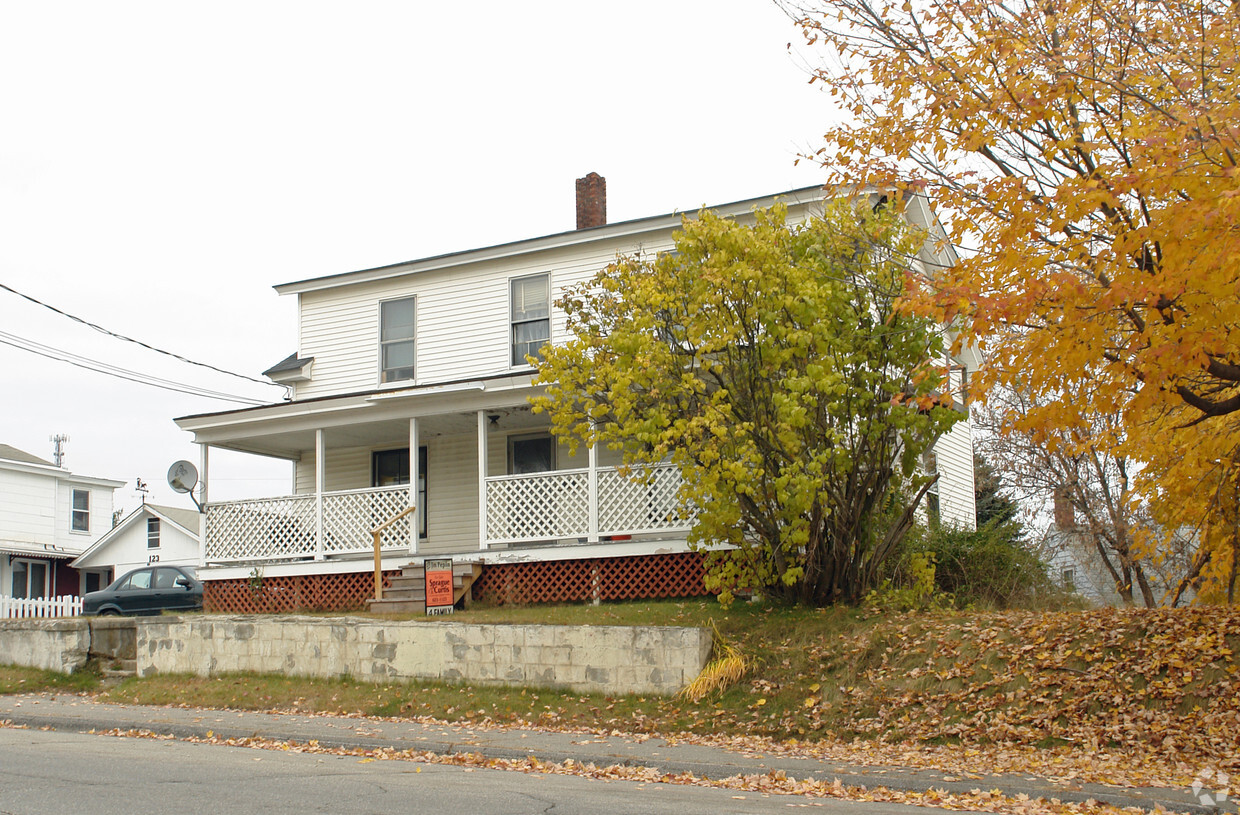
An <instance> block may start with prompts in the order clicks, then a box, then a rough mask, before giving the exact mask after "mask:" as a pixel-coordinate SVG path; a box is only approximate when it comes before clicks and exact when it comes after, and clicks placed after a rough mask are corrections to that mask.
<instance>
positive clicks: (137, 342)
mask: <svg viewBox="0 0 1240 815" xmlns="http://www.w3.org/2000/svg"><path fill="white" fill-rule="evenodd" d="M0 289H4V290H5V291H7V292H11V293H13V294H16V295H17V296H18V297H21V298H23V299H25V300H29V301H30V302H31V303H34V304H35V305H38V306H42V307H43V308H45V309H48V310H49V311H54V312H56V313H57V314H59V315H61V316H62V317H68V318H69V319H70V320H73V321H74V322H75V323H81V324H82V325H84V326H86V327H88V328H93V329H94V330H95V331H98V332H99V333H101V334H106V335H108V336H109V337H115V338H116V339H118V340H124V341H125V342H132V343H133V344H134V345H140V346H141V347H143V348H146V349H148V350H150V351H154V352H155V353H157V354H163V355H164V356H169V357H172V358H173V359H176V360H180V361H181V362H185V363H188V364H190V365H197V366H198V367H200V368H207V369H209V370H212V371H215V372H216V373H221V374H226V375H228V376H235V377H237V378H238V379H244V380H246V381H248V382H256V383H258V384H259V385H268V386H274V387H277V388H279V387H283V386H282V385H277V384H276V383H275V382H269V381H267V380H265V379H255V378H254V377H252V376H246V375H245V374H239V373H234V372H233V371H226V370H224V369H223V368H217V367H215V366H214V365H209V364H207V363H205V362H196V361H194V360H192V359H187V358H186V357H183V356H181V355H180V354H174V353H173V352H171V351H165V350H164V349H162V348H156V347H155V346H154V345H148V344H147V343H145V342H142V341H141V340H135V339H134V338H133V337H127V336H125V335H124V334H117V333H116V332H115V331H109V330H108V329H106V328H104V327H103V326H101V325H97V324H95V323H92V322H90V321H89V320H84V319H82V318H81V317H77V316H75V315H73V314H70V313H69V312H67V311H62V310H61V309H58V308H56V307H55V306H53V305H49V304H48V303H44V302H43V301H42V300H39V299H37V298H35V297H31V296H30V295H29V294H23V293H22V292H19V291H18V290H17V289H15V288H13V287H12V286H6V285H5V284H4V283H0ZM101 364H102V363H101Z"/></svg>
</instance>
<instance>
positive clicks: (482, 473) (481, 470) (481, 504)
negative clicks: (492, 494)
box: [478, 410, 487, 551]
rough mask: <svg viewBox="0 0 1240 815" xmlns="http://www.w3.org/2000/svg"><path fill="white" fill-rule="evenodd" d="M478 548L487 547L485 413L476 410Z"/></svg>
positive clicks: (483, 548)
mask: <svg viewBox="0 0 1240 815" xmlns="http://www.w3.org/2000/svg"><path fill="white" fill-rule="evenodd" d="M478 548H479V549H482V550H484V551H485V550H486V548H487V414H486V411H484V410H480V411H478Z"/></svg>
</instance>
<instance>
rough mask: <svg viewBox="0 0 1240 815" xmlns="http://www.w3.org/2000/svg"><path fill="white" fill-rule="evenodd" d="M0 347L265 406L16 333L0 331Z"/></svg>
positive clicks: (140, 381) (159, 385) (144, 382)
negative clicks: (80, 353)
mask: <svg viewBox="0 0 1240 815" xmlns="http://www.w3.org/2000/svg"><path fill="white" fill-rule="evenodd" d="M0 345H8V346H11V347H13V348H18V349H20V350H22V351H29V352H30V353H32V354H38V355H39V356H41V357H47V358H48V359H54V360H56V361H58V362H67V363H69V364H70V365H74V366H76V367H78V368H85V369H86V370H88V371H95V372H96V373H101V374H105V375H107V376H114V377H116V378H118V379H124V380H128V381H129V382H136V383H138V384H140V385H150V386H151V387H155V388H162V389H164V390H169V391H175V392H177V393H186V394H189V395H191V396H203V397H208V398H211V399H221V400H223V401H226V402H236V403H238V404H244V405H264V404H267V403H266V402H262V401H259V400H257V399H250V398H248V397H245V396H236V395H234V394H229V393H224V392H222V391H213V390H209V389H207V388H199V387H197V386H195V385H187V384H185V383H183V382H175V381H173V380H170V379H162V378H160V377H156V376H151V375H149V374H144V373H140V372H138V371H131V370H128V369H126V368H120V367H117V366H115V365H109V364H108V363H106V362H100V361H98V360H94V359H90V358H89V357H83V356H79V355H77V354H73V353H70V352H68V351H63V350H61V349H59V348H53V347H51V346H50V345H43V344H42V343H37V342H34V341H33V340H27V339H24V338H22V337H18V336H15V335H13V334H9V333H6V332H4V331H0Z"/></svg>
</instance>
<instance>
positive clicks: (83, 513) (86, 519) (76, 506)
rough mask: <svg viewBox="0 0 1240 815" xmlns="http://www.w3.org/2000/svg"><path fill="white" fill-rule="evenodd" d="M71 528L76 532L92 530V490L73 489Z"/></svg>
mask: <svg viewBox="0 0 1240 815" xmlns="http://www.w3.org/2000/svg"><path fill="white" fill-rule="evenodd" d="M69 528H70V529H71V530H73V531H74V532H89V531H90V490H74V491H73V515H72V516H71V517H70V519H69Z"/></svg>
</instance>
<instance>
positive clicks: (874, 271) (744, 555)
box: [532, 199, 963, 605]
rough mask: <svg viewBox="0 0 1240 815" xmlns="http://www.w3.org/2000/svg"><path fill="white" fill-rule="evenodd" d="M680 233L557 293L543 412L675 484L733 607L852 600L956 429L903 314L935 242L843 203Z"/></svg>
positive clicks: (710, 583) (710, 220) (929, 359)
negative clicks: (925, 467)
mask: <svg viewBox="0 0 1240 815" xmlns="http://www.w3.org/2000/svg"><path fill="white" fill-rule="evenodd" d="M862 200H863V201H864V200H866V199H862ZM673 238H674V240H675V247H676V248H675V251H674V252H665V253H661V254H659V255H657V256H651V255H641V254H638V255H630V256H622V257H620V258H617V260H616V261H615V262H614V263H612V264H610V265H609V266H607V267H606V268H605V269H603V270H602V271H600V272H599V273H598V274H597V275H596V276H595V277H594V278H592V279H591V280H589V281H588V282H586V283H584V284H583V285H580V286H577V287H574V288H572V289H570V290H568V291H566V292H565V295H564V296H563V297H562V298H561V299H560V301H559V302H558V305H559V306H560V307H561V308H563V309H564V311H565V313H566V315H567V328H568V333H569V340H568V341H567V342H565V343H562V344H557V345H555V346H554V347H552V348H547V349H544V351H543V357H542V359H541V360H537V361H536V364H537V365H538V370H539V374H538V381H539V382H541V383H544V384H546V394H545V395H544V396H542V397H539V398H536V399H534V400H532V401H533V403H534V409H535V410H537V411H543V412H546V413H547V414H548V415H549V417H550V419H551V427H552V430H553V431H554V432H555V433H556V435H557V436H560V437H561V438H565V439H566V440H568V441H569V443H570V444H571V445H574V446H575V445H576V444H579V443H582V442H584V443H586V444H592V445H598V444H602V445H608V446H610V447H612V448H615V449H619V450H620V451H621V452H622V454H623V457H624V462H625V464H626V465H630V466H631V467H632V468H633V469H632V474H633V476H634V477H635V478H641V476H642V473H643V469H642V468H641V466H640V465H650V464H658V463H662V462H670V463H671V464H673V465H674V466H675V467H676V468H677V469H678V470H679V472H680V475H681V482H682V483H681V487H680V489H679V494H678V496H677V497H678V499H679V510H678V511H679V512H680V513H682V517H686V518H689V517H691V518H693V528H692V530H691V532H690V534H689V540H690V543H692V544H694V545H695V546H698V547H699V548H701V549H704V550H706V551H707V552H708V554H707V575H706V579H707V587H708V588H711V589H714V590H716V591H718V592H719V596H720V600H721V601H723V602H724V603H727V602H729V601H730V599H731V597H732V595H733V593H734V592H735V591H736V590H738V589H745V590H754V591H759V592H761V593H763V594H765V595H766V596H768V597H771V598H776V599H781V600H783V601H786V602H795V603H802V604H809V605H828V604H832V603H858V602H860V601H861V600H862V599H863V598H864V597H865V596H866V594H867V592H868V591H869V590H870V589H871V588H873V587H874V586H875V583H876V581H877V578H878V575H879V571H880V568H881V567H882V566H883V564H884V562H885V561H886V560H887V558H888V557H890V556H891V555H892V554H893V553H894V552H895V551H896V547H897V546H898V544H899V542H900V541H901V539H902V538H903V537H904V535H905V533H906V532H907V531H908V530H909V528H910V527H911V525H912V522H913V517H914V511H915V509H916V507H917V505H918V502H919V501H920V500H921V499H922V498H923V497H924V496H925V494H926V491H927V490H928V489H929V488H930V486H931V484H932V483H933V481H934V480H935V479H936V478H937V476H933V477H931V476H926V475H924V474H922V473H921V472H920V469H919V467H918V465H919V462H920V461H921V457H922V453H923V452H925V451H926V450H928V449H929V448H930V446H931V445H933V444H934V442H935V440H936V439H938V437H939V436H941V435H942V434H943V433H946V432H947V431H948V430H950V429H951V427H952V425H953V424H955V423H956V422H957V421H959V420H961V419H962V418H963V416H962V415H961V414H960V413H959V412H958V411H956V410H955V409H954V408H952V407H950V406H947V405H944V404H943V400H942V397H941V395H938V394H936V392H935V391H936V388H938V387H939V385H940V382H941V376H942V373H943V372H942V369H941V368H940V367H938V366H937V365H936V364H935V362H934V360H938V359H941V358H942V336H941V333H940V330H939V327H938V326H936V325H935V324H934V323H933V322H932V321H930V320H927V319H925V318H923V317H917V316H910V315H907V314H904V313H901V312H900V311H899V310H897V308H896V301H897V300H898V298H899V297H900V295H901V294H902V292H903V291H904V284H905V281H906V280H907V277H908V271H909V266H910V262H909V260H908V259H909V258H910V257H914V256H916V255H917V253H918V250H919V248H920V247H921V246H922V244H923V242H924V240H925V238H924V235H921V234H914V233H913V232H912V231H911V230H908V229H906V228H905V227H904V226H903V225H902V222H901V219H900V216H899V215H898V214H897V213H896V212H895V211H894V209H892V208H890V207H888V208H887V209H886V211H882V210H880V211H877V212H872V211H871V210H870V207H869V206H868V205H865V204H863V205H861V206H860V208H859V209H854V207H853V205H852V204H851V203H849V202H847V201H837V202H835V203H834V204H832V205H829V206H828V207H827V208H826V212H825V213H824V214H823V215H822V216H821V217H813V218H810V219H809V220H807V221H806V222H804V223H789V222H787V210H786V208H785V207H784V206H783V205H776V206H775V207H773V208H771V209H769V210H757V211H755V213H754V223H753V224H752V225H748V224H743V223H738V222H737V221H734V220H731V219H727V218H723V217H721V216H718V215H716V214H714V213H712V212H710V211H708V210H704V211H702V212H700V213H698V215H697V217H696V218H685V219H684V222H683V228H682V229H681V230H680V231H678V232H676V233H675V235H674V236H673ZM720 544H726V545H727V546H726V548H720Z"/></svg>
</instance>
